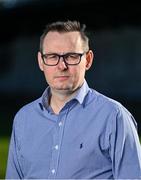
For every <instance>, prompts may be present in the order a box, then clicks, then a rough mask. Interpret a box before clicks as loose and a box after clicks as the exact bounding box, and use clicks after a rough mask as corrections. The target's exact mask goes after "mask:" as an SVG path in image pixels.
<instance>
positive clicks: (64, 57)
mask: <svg viewBox="0 0 141 180" xmlns="http://www.w3.org/2000/svg"><path fill="white" fill-rule="evenodd" d="M88 52H89V51H87V52H84V53H76V52H68V53H66V54H62V55H61V54H57V53H50V54H43V53H42V52H41V57H42V59H43V63H44V64H45V65H47V66H56V65H57V64H59V61H60V58H61V57H62V58H63V61H64V63H65V65H70V66H75V65H78V64H79V63H80V62H81V58H82V56H83V55H84V54H87V53H88ZM47 55H55V56H58V61H57V63H56V64H53V65H51V64H47V63H46V62H45V60H44V58H45V56H47ZM69 55H79V61H78V63H75V64H70V63H68V62H67V61H66V58H67V57H68V56H69Z"/></svg>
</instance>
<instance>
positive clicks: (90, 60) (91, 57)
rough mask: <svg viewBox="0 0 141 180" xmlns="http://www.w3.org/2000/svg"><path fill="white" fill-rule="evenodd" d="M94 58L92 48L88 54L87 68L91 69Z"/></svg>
mask: <svg viewBox="0 0 141 180" xmlns="http://www.w3.org/2000/svg"><path fill="white" fill-rule="evenodd" d="M93 59H94V53H93V51H92V50H89V51H88V53H87V54H86V70H89V69H90V67H91V66H92V63H93Z"/></svg>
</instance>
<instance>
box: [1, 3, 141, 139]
mask: <svg viewBox="0 0 141 180" xmlns="http://www.w3.org/2000/svg"><path fill="white" fill-rule="evenodd" d="M68 19H70V20H79V21H80V22H81V23H85V24H86V25H87V29H88V31H89V32H90V33H89V36H90V37H91V39H92V41H91V48H92V49H93V51H94V53H95V59H94V64H93V67H92V68H91V70H90V71H89V72H87V75H86V79H87V81H88V84H89V85H90V86H91V87H92V88H94V89H96V90H97V91H99V92H101V93H103V94H105V95H107V96H109V97H111V98H113V99H115V100H118V101H120V102H121V103H122V104H123V105H124V106H125V107H126V108H127V109H128V110H129V111H130V112H131V113H132V114H133V116H134V117H135V119H136V121H137V122H138V127H139V134H140V135H141V110H140V109H141V78H140V74H141V5H140V3H137V2H136V1H131V2H128V1H116V0H115V1H113V2H111V1H105V0H66V1H65V0H11V1H10V0H1V1H0V20H1V21H0V136H9V135H10V133H11V128H12V122H13V117H14V115H15V113H16V112H17V111H18V110H19V109H20V108H21V107H22V106H23V105H25V104H27V103H28V102H30V101H32V100H34V99H36V98H38V97H39V96H41V95H42V93H43V91H44V89H45V88H46V82H45V79H44V76H43V74H42V73H41V72H40V70H39V68H38V64H37V52H38V47H39V38H40V35H41V34H42V32H43V29H44V27H45V25H46V24H47V23H49V22H52V21H56V20H68ZM33 123H34V122H33Z"/></svg>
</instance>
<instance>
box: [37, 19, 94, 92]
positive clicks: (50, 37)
mask: <svg viewBox="0 0 141 180" xmlns="http://www.w3.org/2000/svg"><path fill="white" fill-rule="evenodd" d="M92 62H93V52H92V51H91V50H89V40H88V37H87V36H86V34H85V25H82V26H81V25H80V23H79V22H77V21H66V22H60V21H59V22H54V23H51V24H49V25H47V26H46V29H45V31H44V33H43V35H42V36H41V39H40V51H39V52H38V63H39V67H40V69H41V70H42V71H43V72H44V74H45V78H46V80H47V82H48V84H49V86H50V87H51V90H52V91H58V92H60V93H70V94H71V93H73V92H74V91H75V90H76V89H78V88H79V87H81V85H82V84H83V82H84V78H85V71H86V70H88V69H89V68H90V67H91V65H92Z"/></svg>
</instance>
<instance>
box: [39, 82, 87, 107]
mask: <svg viewBox="0 0 141 180" xmlns="http://www.w3.org/2000/svg"><path fill="white" fill-rule="evenodd" d="M89 91H90V88H89V86H88V84H87V82H86V80H84V83H83V85H82V86H81V88H80V89H78V91H77V93H76V95H75V96H74V97H73V98H72V99H71V100H70V101H72V100H77V101H78V102H79V103H80V104H81V105H83V106H85V97H86V95H87V94H88V92H89ZM49 97H50V88H49V86H48V87H47V88H46V89H45V91H44V93H43V95H42V97H41V99H42V105H43V107H45V109H48V108H49Z"/></svg>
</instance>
